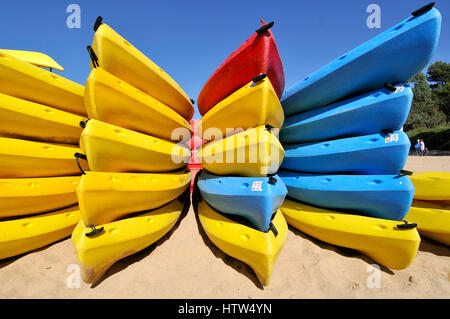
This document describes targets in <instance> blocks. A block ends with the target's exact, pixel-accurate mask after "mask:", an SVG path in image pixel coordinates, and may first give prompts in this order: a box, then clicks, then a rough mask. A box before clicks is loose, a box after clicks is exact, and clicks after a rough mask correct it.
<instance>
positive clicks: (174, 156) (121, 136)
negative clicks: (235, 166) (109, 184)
mask: <svg viewBox="0 0 450 319" xmlns="http://www.w3.org/2000/svg"><path fill="white" fill-rule="evenodd" d="M80 148H81V151H82V152H83V154H85V155H86V157H87V162H88V163H89V167H90V168H91V170H92V171H98V172H168V171H173V170H177V169H180V168H182V167H184V166H186V164H187V163H188V162H189V158H190V156H191V153H190V151H189V149H188V148H187V147H185V146H182V145H177V144H175V143H172V142H169V141H166V140H162V139H159V138H157V137H153V136H149V135H145V134H142V133H138V132H135V131H132V130H127V129H124V128H121V127H118V126H115V125H112V124H108V123H105V122H101V121H97V120H89V121H88V122H87V124H86V127H85V128H84V130H83V132H82V133H81V138H80Z"/></svg>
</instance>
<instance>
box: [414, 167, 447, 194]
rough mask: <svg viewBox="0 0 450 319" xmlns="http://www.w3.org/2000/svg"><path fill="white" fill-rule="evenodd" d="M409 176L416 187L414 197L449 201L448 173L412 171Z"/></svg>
mask: <svg viewBox="0 0 450 319" xmlns="http://www.w3.org/2000/svg"><path fill="white" fill-rule="evenodd" d="M409 177H410V179H411V181H412V182H413V184H414V188H415V189H416V192H415V193H414V199H419V200H431V201H450V173H445V172H414V173H413V175H411V176H409Z"/></svg>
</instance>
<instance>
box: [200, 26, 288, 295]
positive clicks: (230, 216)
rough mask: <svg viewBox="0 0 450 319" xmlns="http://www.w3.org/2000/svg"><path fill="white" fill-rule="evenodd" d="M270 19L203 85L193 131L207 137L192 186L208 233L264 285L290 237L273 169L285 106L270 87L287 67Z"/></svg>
mask: <svg viewBox="0 0 450 319" xmlns="http://www.w3.org/2000/svg"><path fill="white" fill-rule="evenodd" d="M272 25H273V23H270V24H265V23H264V25H263V26H262V27H261V28H260V29H258V31H256V32H255V33H254V34H253V35H252V37H251V38H250V39H249V40H248V41H246V42H245V43H244V44H243V45H242V46H241V47H240V48H239V49H238V50H236V51H235V52H234V53H233V54H231V55H230V57H229V58H228V59H227V60H226V61H225V62H224V63H223V64H222V65H221V66H220V67H219V68H218V69H217V70H216V71H215V72H214V74H213V75H212V76H211V78H210V79H209V80H208V82H207V83H206V84H205V86H204V88H203V89H202V93H201V94H200V96H199V109H200V112H201V113H202V114H203V118H202V119H201V121H200V123H199V125H198V126H197V131H198V132H199V136H200V137H201V138H202V139H203V140H206V141H209V142H208V143H205V144H203V146H201V148H200V149H199V150H198V152H197V157H198V159H199V161H200V162H201V164H202V165H203V167H204V169H205V170H206V171H208V172H206V171H203V172H200V173H199V174H198V175H197V176H198V179H197V182H196V189H195V194H196V196H195V198H197V199H198V200H199V201H201V202H200V203H199V205H197V208H198V209H197V211H198V215H199V221H200V223H201V225H202V227H203V229H204V230H205V233H206V235H207V236H208V237H209V239H210V240H211V241H212V242H213V243H214V244H215V245H216V246H217V247H218V248H219V249H221V250H222V251H224V252H225V253H226V254H228V255H230V256H232V257H234V258H236V259H238V260H241V261H243V262H244V263H246V264H248V265H249V266H250V267H251V268H252V269H253V270H254V272H255V274H256V276H257V278H258V280H259V281H260V282H261V284H262V285H264V286H266V285H268V284H269V282H270V278H271V275H272V270H273V267H274V263H275V261H276V259H277V257H278V255H279V254H280V251H281V249H282V247H283V245H284V242H285V240H286V238H287V224H286V220H285V219H284V217H283V214H282V213H281V211H280V210H279V207H280V206H281V203H282V202H283V200H284V198H285V196H286V194H287V189H286V187H285V185H284V183H283V181H282V180H281V179H280V178H279V177H277V176H272V175H274V174H276V173H277V171H278V169H279V167H280V165H281V162H282V161H283V157H284V150H283V147H282V146H281V144H280V142H279V141H278V138H277V137H278V131H279V129H280V128H281V126H282V125H283V121H284V113H283V109H282V107H281V104H280V101H279V96H278V94H277V92H276V91H275V89H274V85H276V87H277V88H278V89H280V88H282V87H284V74H283V69H282V67H281V59H280V57H279V55H278V51H277V49H276V45H275V42H274V40H273V37H272V33H271V31H270V30H269V29H270V27H271V26H272ZM265 45H267V47H266V49H262V48H261V47H264V46H265ZM260 46H261V47H260ZM269 48H270V49H269ZM271 61H272V64H273V65H272V64H271ZM243 65H245V67H243ZM241 68H242V69H241ZM261 71H263V72H268V74H267V75H266V73H261ZM273 81H275V82H273ZM281 90H282V89H281ZM213 101H214V102H213ZM197 195H198V196H197Z"/></svg>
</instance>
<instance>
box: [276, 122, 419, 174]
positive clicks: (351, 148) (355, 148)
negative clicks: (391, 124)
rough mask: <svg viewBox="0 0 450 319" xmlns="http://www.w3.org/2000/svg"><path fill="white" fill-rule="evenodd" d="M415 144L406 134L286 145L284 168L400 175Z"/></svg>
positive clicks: (310, 171)
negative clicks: (412, 144)
mask: <svg viewBox="0 0 450 319" xmlns="http://www.w3.org/2000/svg"><path fill="white" fill-rule="evenodd" d="M410 147H411V142H410V141H409V137H408V135H406V134H405V133H404V132H403V131H395V132H393V133H379V134H373V135H365V136H358V137H349V138H343V139H338V140H331V141H325V142H315V143H314V142H313V143H307V144H293V145H285V146H284V152H285V153H284V160H283V163H282V164H281V168H283V169H288V170H292V171H298V172H304V173H318V174H337V173H345V174H361V175H365V174H367V175H394V174H399V173H400V170H402V169H403V167H404V166H405V163H406V159H407V158H408V153H409V149H410Z"/></svg>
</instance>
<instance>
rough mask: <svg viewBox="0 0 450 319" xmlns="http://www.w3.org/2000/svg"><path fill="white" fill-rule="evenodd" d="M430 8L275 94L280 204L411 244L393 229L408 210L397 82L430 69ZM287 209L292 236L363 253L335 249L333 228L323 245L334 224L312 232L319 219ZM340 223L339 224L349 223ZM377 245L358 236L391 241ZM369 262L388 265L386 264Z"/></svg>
mask: <svg viewBox="0 0 450 319" xmlns="http://www.w3.org/2000/svg"><path fill="white" fill-rule="evenodd" d="M433 6H434V3H432V4H429V5H427V6H424V7H423V8H421V9H419V10H417V11H415V12H413V13H412V16H411V17H409V18H407V19H406V20H404V21H402V22H401V23H399V24H398V25H396V26H394V27H393V28H391V29H388V30H387V31H385V32H383V33H382V34H380V35H378V36H376V37H375V38H373V39H371V40H369V41H368V42H366V43H364V44H363V45H361V46H359V47H357V48H355V49H353V50H352V51H350V52H348V53H347V54H345V55H343V56H341V57H339V58H338V59H336V60H334V61H332V62H331V63H329V64H327V65H326V66H324V67H322V68H321V69H319V70H318V71H316V72H314V73H313V74H312V75H310V76H308V77H307V78H305V79H304V80H302V81H300V82H299V83H297V84H295V85H294V86H293V87H291V88H290V89H288V90H287V91H286V92H285V93H284V95H283V96H282V99H281V103H282V106H283V109H284V111H285V115H286V116H287V118H286V120H285V122H284V126H283V128H282V130H281V132H280V141H281V142H282V144H283V147H284V149H285V157H284V160H283V163H282V165H281V168H282V170H280V171H279V173H278V174H279V176H280V177H281V178H282V179H283V181H284V182H285V184H286V186H287V188H288V196H289V197H290V198H292V199H293V200H295V201H298V202H302V203H303V204H306V205H312V206H315V207H320V208H322V209H329V210H337V211H338V212H341V213H342V214H349V215H352V216H355V217H354V219H359V218H361V217H362V216H364V218H367V217H369V218H376V219H380V221H379V224H380V225H381V224H383V220H391V221H398V222H399V223H398V227H396V228H395V230H397V231H409V232H410V233H411V237H410V238H409V239H408V240H409V241H413V242H414V241H417V240H418V241H420V238H419V237H418V235H417V231H416V230H415V229H414V226H415V224H411V223H408V222H405V221H403V219H404V218H405V216H406V214H407V213H408V211H409V209H410V206H411V203H412V199H413V196H414V186H413V184H412V183H411V181H410V179H409V178H408V177H407V176H404V173H405V171H402V168H403V166H404V165H405V163H406V159H407V156H408V153H409V149H410V141H409V138H408V137H407V135H406V134H405V133H404V132H403V131H402V126H403V125H404V123H405V121H406V119H407V117H408V113H409V110H410V107H411V102H412V98H413V93H412V90H411V88H410V87H409V86H408V85H407V84H406V83H405V82H406V81H408V80H409V79H410V78H412V77H413V76H414V75H416V74H417V73H418V72H420V71H421V70H422V69H423V68H424V67H425V66H426V65H427V64H428V63H429V62H430V59H431V57H432V56H433V53H434V50H435V48H436V46H437V42H438V38H439V34H440V26H441V15H440V13H439V11H438V10H436V9H435V8H433ZM293 207H296V206H295V205H290V206H289V209H288V208H286V212H285V213H287V214H289V215H290V217H289V218H287V219H288V222H289V221H290V220H291V221H292V222H291V224H294V227H298V228H301V229H300V230H303V231H305V232H307V233H309V234H310V235H312V236H315V237H318V238H320V239H322V240H326V241H329V242H331V243H336V244H339V243H341V244H340V245H342V243H343V242H345V245H346V246H348V247H349V248H355V249H359V250H362V251H364V249H361V247H352V244H349V241H339V240H336V238H338V237H339V236H340V237H342V236H344V237H345V236H347V237H348V236H349V232H351V231H350V230H349V231H348V232H346V231H345V227H341V226H342V225H339V227H341V230H342V229H344V232H342V231H341V230H340V231H338V228H334V231H335V233H333V232H332V233H331V234H330V236H328V237H325V238H324V237H323V236H320V234H322V235H323V233H324V228H327V229H328V230H329V228H330V227H331V228H333V227H334V226H330V225H335V226H336V221H334V222H330V223H328V224H327V223H318V224H317V223H316V222H317V220H315V219H321V218H323V210H322V211H321V213H316V214H310V215H308V216H309V217H308V218H309V219H308V220H307V221H305V220H303V219H302V218H304V217H305V215H302V214H303V213H304V212H305V208H304V207H305V206H302V208H301V209H299V211H298V214H297V215H296V214H295V212H294V213H293V211H295V209H294V210H293ZM298 207H300V206H298ZM306 207H308V206H306ZM282 210H283V208H282ZM306 210H307V211H309V209H306ZM309 213H310V212H309ZM333 213H336V212H333ZM305 214H306V213H305ZM311 216H313V217H311ZM295 219H297V222H295ZM299 220H302V223H298V221H299ZM330 220H331V219H330ZM341 220H342V219H341ZM345 220H346V222H347V223H348V220H349V219H345ZM350 220H351V219H350ZM402 221H403V222H402ZM312 224H315V227H311V225H312ZM299 225H300V226H299ZM317 225H319V226H317ZM336 227H337V226H336ZM386 228H389V227H386ZM348 229H350V228H348ZM369 234H370V235H369ZM351 235H353V236H354V235H355V233H354V232H353V233H352V234H351ZM384 235H386V236H387V235H388V234H387V233H384ZM384 235H380V234H372V233H371V231H370V230H367V232H366V233H360V234H359V235H358V236H366V237H367V236H374V238H376V237H377V236H378V238H379V240H387V238H388V237H389V236H390V237H389V238H391V239H390V240H393V239H392V238H393V236H392V234H389V236H387V237H385V236H384ZM358 236H356V237H355V239H356V240H358ZM394 237H395V236H394ZM404 239H405V238H402V240H404ZM350 242H351V241H350ZM368 244H372V243H369V242H368ZM417 247H418V243H417V245H412V246H411V249H409V250H408V254H405V258H404V260H403V261H400V262H398V260H396V261H395V262H392V263H391V264H390V266H391V267H393V268H404V267H407V266H408V265H409V264H410V263H411V262H412V260H413V259H414V258H413V257H414V256H415V253H416V251H417ZM377 256H378V255H377ZM372 258H373V254H372ZM378 259H379V260H383V262H384V263H385V265H386V264H389V262H386V260H389V258H387V259H386V258H378ZM388 267H389V266H388Z"/></svg>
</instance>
